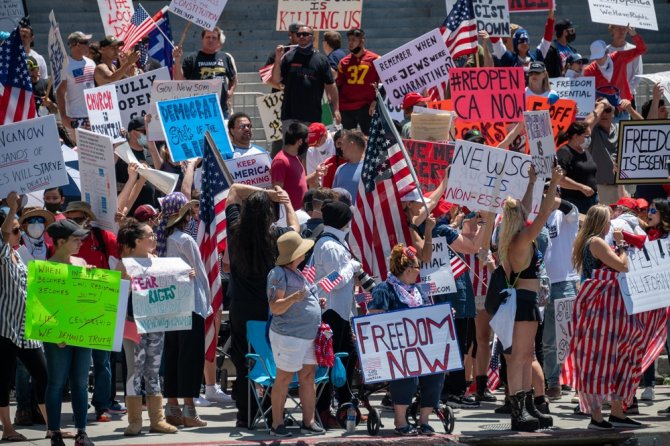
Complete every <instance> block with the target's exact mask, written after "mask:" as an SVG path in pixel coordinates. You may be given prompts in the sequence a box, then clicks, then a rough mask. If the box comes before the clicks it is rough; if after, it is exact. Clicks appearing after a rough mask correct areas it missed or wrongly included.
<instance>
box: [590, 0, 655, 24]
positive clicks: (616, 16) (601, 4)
mask: <svg viewBox="0 0 670 446" xmlns="http://www.w3.org/2000/svg"><path fill="white" fill-rule="evenodd" d="M589 11H591V21H592V22H596V23H605V24H607V25H621V26H632V27H633V28H642V29H651V30H653V31H658V23H657V21H656V10H655V9H654V1H653V0H634V1H622V0H618V1H612V0H589Z"/></svg>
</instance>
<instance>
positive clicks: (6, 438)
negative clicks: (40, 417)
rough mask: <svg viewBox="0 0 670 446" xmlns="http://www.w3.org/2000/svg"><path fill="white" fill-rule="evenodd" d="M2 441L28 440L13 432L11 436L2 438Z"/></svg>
mask: <svg viewBox="0 0 670 446" xmlns="http://www.w3.org/2000/svg"><path fill="white" fill-rule="evenodd" d="M2 441H12V442H14V441H28V439H27V438H26V437H25V436H24V435H23V434H20V433H18V432H14V433H13V434H10V435H7V436H4V435H3V436H2Z"/></svg>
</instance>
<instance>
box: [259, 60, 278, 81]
mask: <svg viewBox="0 0 670 446" xmlns="http://www.w3.org/2000/svg"><path fill="white" fill-rule="evenodd" d="M273 67H274V64H270V65H265V66H264V67H261V69H260V70H258V75H259V76H260V77H261V80H262V81H263V83H264V84H265V83H267V82H268V81H269V80H270V79H272V68H273Z"/></svg>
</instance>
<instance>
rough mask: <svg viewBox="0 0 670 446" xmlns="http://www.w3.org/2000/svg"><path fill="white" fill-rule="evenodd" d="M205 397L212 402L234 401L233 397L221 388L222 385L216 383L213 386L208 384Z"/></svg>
mask: <svg viewBox="0 0 670 446" xmlns="http://www.w3.org/2000/svg"><path fill="white" fill-rule="evenodd" d="M205 398H206V399H207V401H209V402H211V403H232V402H233V398H232V397H231V396H230V395H228V394H227V393H225V392H224V391H223V390H221V386H220V385H218V384H215V385H213V386H206V388H205Z"/></svg>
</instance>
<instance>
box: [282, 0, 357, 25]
mask: <svg viewBox="0 0 670 446" xmlns="http://www.w3.org/2000/svg"><path fill="white" fill-rule="evenodd" d="M362 12H363V0H348V1H344V2H343V1H333V0H328V1H318V2H317V1H312V0H277V23H276V26H275V29H276V30H277V31H288V27H289V25H290V24H291V23H304V24H305V25H307V26H311V27H312V28H313V29H314V31H345V30H349V29H355V28H360V27H361V23H362V20H361V15H362Z"/></svg>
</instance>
